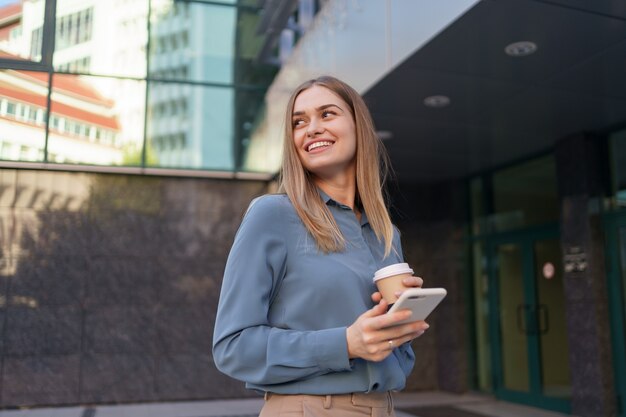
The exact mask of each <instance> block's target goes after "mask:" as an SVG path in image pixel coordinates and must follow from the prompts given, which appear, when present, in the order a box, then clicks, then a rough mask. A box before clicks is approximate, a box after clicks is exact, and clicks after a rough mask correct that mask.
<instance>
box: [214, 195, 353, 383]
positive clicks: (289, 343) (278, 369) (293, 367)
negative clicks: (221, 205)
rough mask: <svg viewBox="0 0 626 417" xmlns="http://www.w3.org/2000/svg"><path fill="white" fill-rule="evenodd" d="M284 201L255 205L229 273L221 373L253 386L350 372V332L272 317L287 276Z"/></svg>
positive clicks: (218, 357) (221, 310)
mask: <svg viewBox="0 0 626 417" xmlns="http://www.w3.org/2000/svg"><path fill="white" fill-rule="evenodd" d="M280 198H281V197H279V196H268V197H262V198H260V199H257V200H256V201H254V202H253V203H252V204H251V206H250V208H249V209H248V212H247V213H246V215H245V217H244V220H243V222H242V224H241V226H240V228H239V230H238V232H237V235H236V237H235V241H234V243H233V246H232V248H231V251H230V254H229V256H228V261H227V263H226V269H225V272H224V280H223V283H222V290H221V294H220V300H219V304H218V311H217V317H216V323H215V330H214V335H213V359H214V361H215V364H216V366H217V367H218V369H219V370H220V371H221V372H223V373H225V374H227V375H229V376H231V377H233V378H236V379H239V380H242V381H245V382H248V383H252V384H263V385H269V384H280V383H284V382H289V381H296V380H299V379H305V378H308V377H311V376H316V375H321V374H325V373H329V372H335V371H344V370H349V369H350V364H349V360H348V347H347V340H346V328H345V327H343V328H334V329H326V330H316V331H302V330H293V329H282V328H277V327H272V326H271V325H270V323H269V321H268V312H269V308H270V302H271V297H272V294H273V292H274V291H275V290H274V289H275V288H276V287H277V286H278V285H279V283H280V281H281V279H282V278H283V276H284V274H285V268H286V257H287V245H288V243H287V241H286V239H285V238H284V233H285V229H286V227H285V225H284V222H285V216H284V215H282V216H281V212H282V213H284V212H285V207H284V206H282V207H281V205H282V204H283V201H281V199H280Z"/></svg>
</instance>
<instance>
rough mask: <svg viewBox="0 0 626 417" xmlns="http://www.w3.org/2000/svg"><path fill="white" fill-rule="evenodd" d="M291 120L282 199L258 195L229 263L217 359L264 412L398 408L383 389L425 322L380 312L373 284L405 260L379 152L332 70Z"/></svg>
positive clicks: (364, 113)
mask: <svg viewBox="0 0 626 417" xmlns="http://www.w3.org/2000/svg"><path fill="white" fill-rule="evenodd" d="M286 121H287V122H286V135H285V144H284V153H283V165H282V172H281V187H280V189H281V192H282V194H277V195H268V196H263V197H261V198H258V199H256V200H255V201H253V203H252V204H251V205H250V207H249V209H248V212H247V213H246V215H245V217H244V219H243V222H242V224H241V226H240V228H239V231H238V232H237V236H236V237H235V242H234V244H233V247H232V249H231V252H230V255H229V258H228V262H227V265H226V270H225V274H224V282H223V285H222V291H221V295H220V302H219V307H218V313H217V319H216V326H215V333H214V338H213V340H214V342H213V356H214V360H215V363H216V365H217V367H218V368H219V369H220V370H221V371H222V372H224V373H226V374H228V375H230V376H232V377H233V378H236V379H239V380H242V381H245V382H246V386H247V387H248V388H251V389H255V390H258V391H262V392H265V399H266V402H265V405H264V407H263V410H262V411H261V416H262V417H265V416H282V415H285V416H286V415H289V416H351V415H395V414H394V412H393V403H392V398H391V394H390V393H391V392H392V391H397V390H400V389H402V388H403V387H404V385H405V381H406V377H407V376H408V375H409V373H410V371H411V369H412V367H413V364H414V360H415V357H414V354H413V351H412V349H411V347H410V343H409V342H410V341H411V340H412V339H414V338H416V337H418V336H420V335H421V334H422V333H423V332H424V331H425V330H426V328H427V327H428V325H427V324H426V323H424V322H423V321H416V322H413V323H409V324H403V325H396V326H394V324H396V323H398V322H399V321H402V320H404V319H406V318H407V317H408V316H409V315H410V313H409V312H408V311H400V312H397V313H394V314H385V313H386V311H387V307H388V305H387V303H386V302H385V301H384V300H382V297H381V296H380V293H378V292H376V287H375V286H374V284H373V283H372V277H373V276H374V272H375V271H376V270H378V269H380V268H382V267H384V266H387V265H391V264H394V263H398V262H403V259H402V248H401V245H400V237H399V234H398V231H397V230H396V229H395V228H394V226H393V225H392V224H391V220H390V218H389V214H388V211H387V208H386V206H385V203H384V200H383V195H382V192H381V184H382V183H383V182H384V175H383V174H384V172H383V171H384V168H385V167H386V165H385V164H384V162H385V161H386V160H385V156H386V154H385V152H384V147H383V146H382V144H381V143H380V141H379V139H378V138H377V137H376V134H375V131H374V127H373V123H372V120H371V116H370V114H369V111H368V110H367V107H366V106H365V103H364V102H363V99H362V98H361V97H360V96H359V94H358V93H357V92H356V91H355V90H353V89H352V88H351V87H349V86H348V85H347V84H345V83H343V82H341V81H339V80H337V79H335V78H332V77H328V76H324V77H319V78H317V79H315V80H310V81H307V82H305V83H304V84H302V85H301V86H300V87H298V88H297V89H296V90H295V91H294V93H293V94H292V96H291V99H290V100H289V104H288V106H287V114H286ZM404 284H405V285H406V286H407V287H418V286H421V284H422V280H421V279H420V278H417V277H411V278H406V279H405V282H404ZM372 305H373V307H372ZM362 413H365V414H362Z"/></svg>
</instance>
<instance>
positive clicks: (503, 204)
mask: <svg viewBox="0 0 626 417" xmlns="http://www.w3.org/2000/svg"><path fill="white" fill-rule="evenodd" d="M493 205H494V213H493V214H492V215H491V216H490V218H489V223H490V227H491V230H494V231H505V230H511V229H517V228H522V227H527V226H531V225H536V224H544V223H549V222H552V221H556V220H557V219H558V216H559V204H558V195H557V184H556V168H555V164H554V158H553V157H552V156H546V157H543V158H538V159H534V160H532V161H529V162H526V163H523V164H520V165H516V166H513V167H511V168H506V169H503V170H501V171H498V172H496V173H494V174H493Z"/></svg>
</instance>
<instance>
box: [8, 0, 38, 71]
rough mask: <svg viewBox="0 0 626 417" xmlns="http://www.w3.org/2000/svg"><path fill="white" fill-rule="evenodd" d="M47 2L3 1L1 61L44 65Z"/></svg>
mask: <svg viewBox="0 0 626 417" xmlns="http://www.w3.org/2000/svg"><path fill="white" fill-rule="evenodd" d="M45 5H46V2H45V0H31V1H28V2H26V1H21V0H2V1H0V51H1V52H0V58H4V59H17V60H27V61H35V62H40V61H41V47H42V41H43V17H44V9H45Z"/></svg>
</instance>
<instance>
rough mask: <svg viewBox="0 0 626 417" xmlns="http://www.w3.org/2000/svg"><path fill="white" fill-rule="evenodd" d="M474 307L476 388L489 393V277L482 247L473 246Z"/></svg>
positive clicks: (478, 245) (477, 244)
mask: <svg viewBox="0 0 626 417" xmlns="http://www.w3.org/2000/svg"><path fill="white" fill-rule="evenodd" d="M473 256H474V262H473V264H474V307H475V309H476V312H475V315H474V317H475V320H476V321H475V326H476V360H477V364H476V368H477V369H476V374H477V383H478V388H479V389H480V390H481V391H491V389H492V387H491V380H492V373H491V343H490V339H489V277H488V272H487V265H486V257H485V254H484V252H483V245H482V244H480V243H475V244H474V245H473Z"/></svg>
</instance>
